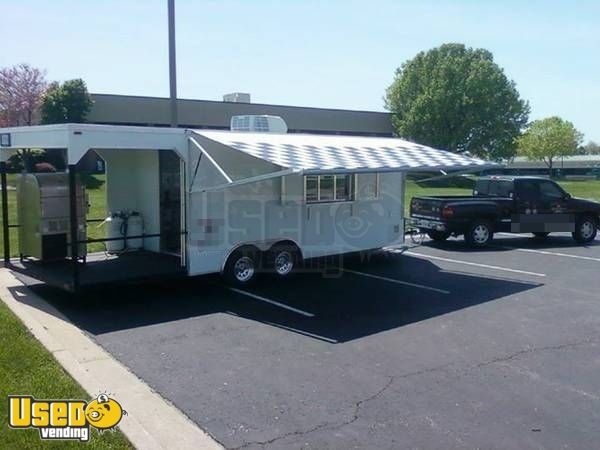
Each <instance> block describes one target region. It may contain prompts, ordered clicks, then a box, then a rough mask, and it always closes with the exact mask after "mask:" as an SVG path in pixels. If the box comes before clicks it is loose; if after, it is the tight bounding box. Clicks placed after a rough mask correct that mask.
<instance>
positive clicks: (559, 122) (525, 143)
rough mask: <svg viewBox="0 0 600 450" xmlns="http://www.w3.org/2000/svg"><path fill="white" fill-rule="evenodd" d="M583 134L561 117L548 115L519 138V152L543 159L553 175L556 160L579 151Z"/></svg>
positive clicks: (533, 124)
mask: <svg viewBox="0 0 600 450" xmlns="http://www.w3.org/2000/svg"><path fill="white" fill-rule="evenodd" d="M582 141H583V134H582V133H580V132H579V131H577V129H576V128H575V126H574V125H573V124H572V123H571V122H569V121H567V120H563V119H561V118H560V117H555V116H554V117H548V118H546V119H541V120H536V121H534V122H532V123H531V125H530V126H529V128H528V129H527V131H525V133H523V135H521V136H520V137H519V139H518V141H517V142H518V148H519V154H520V155H522V156H526V157H527V158H528V159H530V160H532V161H543V162H544V163H545V164H546V166H547V167H548V172H549V174H550V175H552V167H553V165H554V161H555V160H556V159H557V158H560V157H561V156H569V155H573V154H575V153H577V147H579V145H580V144H581V142H582Z"/></svg>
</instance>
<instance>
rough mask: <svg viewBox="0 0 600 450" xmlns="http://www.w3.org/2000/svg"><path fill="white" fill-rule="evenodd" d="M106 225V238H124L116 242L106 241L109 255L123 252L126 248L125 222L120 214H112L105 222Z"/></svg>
mask: <svg viewBox="0 0 600 450" xmlns="http://www.w3.org/2000/svg"><path fill="white" fill-rule="evenodd" d="M104 222H105V223H106V237H107V238H108V239H113V238H123V239H119V240H116V241H106V251H107V252H108V253H118V252H122V251H123V249H124V248H125V239H124V238H125V220H124V219H123V214H122V213H120V212H116V213H111V214H109V216H108V217H107V218H106V220H105V221H104Z"/></svg>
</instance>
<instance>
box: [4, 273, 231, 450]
mask: <svg viewBox="0 0 600 450" xmlns="http://www.w3.org/2000/svg"><path fill="white" fill-rule="evenodd" d="M0 299H1V300H2V301H3V302H4V303H5V304H6V305H7V306H8V308H9V309H10V310H11V311H12V312H13V313H14V314H15V315H16V316H17V317H18V318H19V319H20V320H21V321H22V322H23V323H24V324H25V326H26V327H27V329H28V330H29V331H30V332H31V333H32V334H33V335H34V336H35V338H36V339H37V340H38V341H39V342H40V343H41V344H42V345H43V346H44V347H45V348H46V349H47V350H48V351H49V352H50V353H52V355H53V356H54V357H55V358H56V360H57V361H58V362H59V363H60V364H61V365H62V367H63V368H64V369H65V370H66V371H67V372H68V373H69V375H71V376H72V377H73V378H74V379H75V381H77V382H78V383H79V384H80V385H81V386H82V387H83V389H84V390H85V391H86V392H87V393H88V394H89V395H90V396H91V397H95V396H96V395H98V393H99V392H101V391H106V392H110V393H111V394H114V396H115V398H116V399H117V400H118V401H119V403H121V404H122V405H123V407H124V408H125V409H126V410H127V412H128V413H129V414H128V416H126V417H125V419H124V420H123V421H122V422H121V423H120V424H119V426H118V428H119V429H120V430H121V431H122V432H123V434H124V435H125V436H126V437H127V439H129V441H130V442H131V444H132V445H133V446H134V447H136V448H139V449H169V448H177V449H207V450H212V449H215V450H216V449H222V448H223V447H222V446H221V445H220V444H219V443H218V442H217V441H215V440H214V439H213V438H212V437H210V436H209V435H208V434H207V433H206V432H205V431H203V430H202V429H200V428H199V427H198V426H197V425H196V424H195V423H194V422H192V421H191V420H190V419H189V418H188V417H187V416H186V415H184V414H183V413H182V412H181V411H180V410H179V409H177V408H176V407H175V406H174V405H173V404H172V403H170V402H168V401H167V400H165V399H164V398H162V397H161V396H160V395H159V394H158V393H157V392H155V391H153V390H152V389H151V388H150V387H149V386H148V385H147V384H146V383H144V382H143V381H142V380H141V379H139V378H138V377H137V376H136V375H135V374H133V373H132V372H131V371H130V370H129V369H128V368H127V367H125V366H124V365H123V364H121V363H120V362H119V361H117V360H116V359H114V358H113V357H112V356H111V355H110V354H109V353H108V352H106V351H105V350H104V349H103V348H102V347H100V346H99V345H98V344H96V343H95V342H94V341H93V340H92V339H91V338H90V337H88V336H87V335H85V333H84V332H83V331H81V330H80V329H79V328H77V327H76V326H75V325H73V324H72V323H71V322H70V321H69V320H68V319H67V318H66V317H65V316H64V315H63V314H62V313H61V312H60V311H58V310H57V309H56V308H54V306H52V305H50V304H49V303H47V302H46V301H45V300H43V299H42V298H41V297H39V296H37V295H36V294H35V293H33V292H32V291H31V290H29V289H28V288H27V287H26V286H25V285H23V283H21V282H20V281H19V280H17V279H16V278H15V277H14V276H13V274H12V273H11V272H10V271H9V270H8V269H0Z"/></svg>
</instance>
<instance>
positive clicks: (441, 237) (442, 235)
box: [427, 230, 450, 242]
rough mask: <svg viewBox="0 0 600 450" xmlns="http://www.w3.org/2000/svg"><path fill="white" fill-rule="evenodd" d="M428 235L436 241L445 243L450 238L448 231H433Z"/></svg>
mask: <svg viewBox="0 0 600 450" xmlns="http://www.w3.org/2000/svg"><path fill="white" fill-rule="evenodd" d="M427 235H428V236H429V237H430V238H431V239H432V240H434V241H437V242H443V241H445V240H446V239H448V238H449V237H450V233H449V232H448V231H435V230H431V231H428V232H427Z"/></svg>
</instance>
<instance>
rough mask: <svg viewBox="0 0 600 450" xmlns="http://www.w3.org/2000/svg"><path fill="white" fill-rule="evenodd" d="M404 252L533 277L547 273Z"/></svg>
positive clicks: (409, 253) (415, 254)
mask: <svg viewBox="0 0 600 450" xmlns="http://www.w3.org/2000/svg"><path fill="white" fill-rule="evenodd" d="M404 254H405V255H409V256H416V257H417V258H424V259H435V260H438V261H445V262H449V263H454V264H464V265H466V266H474V267H482V268H484V269H491V270H500V271H504V272H511V273H520V274H523V275H531V276H532V277H545V276H546V274H545V273H537V272H528V271H526V270H518V269H511V268H509V267H500V266H491V265H489V264H480V263H474V262H471V261H462V260H459V259H450V258H442V257H441V256H433V255H425V254H423V253H416V252H404Z"/></svg>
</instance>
